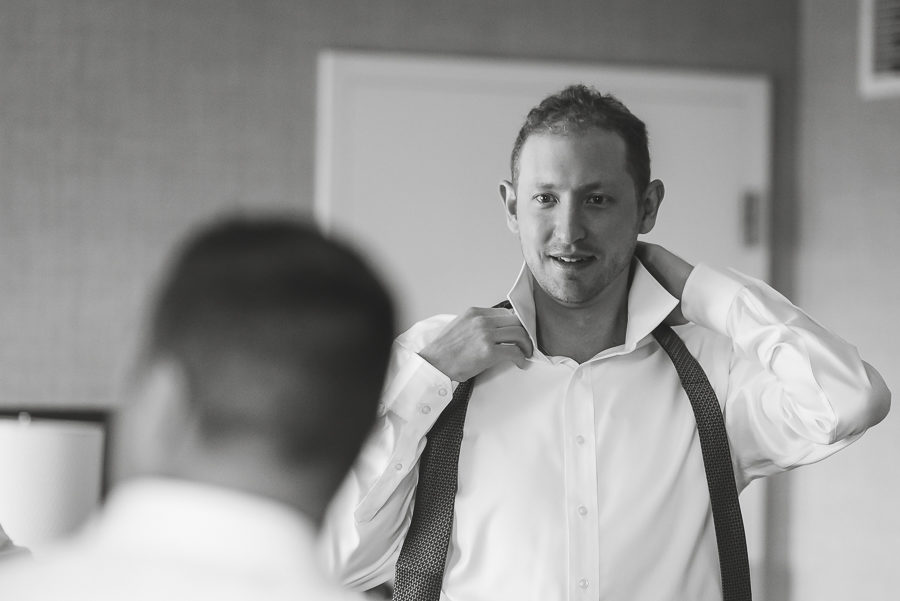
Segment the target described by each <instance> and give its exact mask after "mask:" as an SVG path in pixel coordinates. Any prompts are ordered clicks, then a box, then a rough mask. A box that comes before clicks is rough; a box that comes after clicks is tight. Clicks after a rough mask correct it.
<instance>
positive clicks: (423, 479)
mask: <svg viewBox="0 0 900 601" xmlns="http://www.w3.org/2000/svg"><path fill="white" fill-rule="evenodd" d="M474 382H475V379H474V378H472V379H470V380H467V381H465V382H462V383H461V384H460V385H459V386H457V387H456V392H454V393H453V400H452V401H450V404H449V405H448V406H447V407H446V408H445V409H444V411H442V412H441V416H440V417H439V418H438V419H437V421H436V422H435V424H434V426H432V428H431V431H430V432H428V441H427V442H426V444H425V450H424V451H423V452H422V457H421V458H420V460H419V483H418V484H417V485H416V500H415V505H414V506H413V515H412V521H411V522H410V525H409V532H407V534H406V539H405V540H404V541H403V547H402V548H401V549H400V556H399V557H398V558H397V566H396V568H395V570H394V594H393V597H392V599H393V601H438V600H439V598H440V596H441V585H442V584H443V582H444V565H445V564H446V562H447V548H448V546H449V545H450V530H451V528H452V526H453V505H454V502H455V500H456V486H457V473H458V472H457V469H458V467H459V446H460V444H461V443H462V433H463V424H464V423H465V421H466V409H467V408H468V406H469V397H470V396H471V395H472V384H473V383H474Z"/></svg>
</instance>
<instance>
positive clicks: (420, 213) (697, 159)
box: [316, 52, 770, 591]
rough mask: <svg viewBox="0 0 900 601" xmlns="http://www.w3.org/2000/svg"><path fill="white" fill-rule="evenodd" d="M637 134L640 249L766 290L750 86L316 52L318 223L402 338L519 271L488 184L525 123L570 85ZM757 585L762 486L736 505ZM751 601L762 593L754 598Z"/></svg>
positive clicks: (763, 188)
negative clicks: (370, 282)
mask: <svg viewBox="0 0 900 601" xmlns="http://www.w3.org/2000/svg"><path fill="white" fill-rule="evenodd" d="M578 82H581V83H586V84H589V85H593V86H595V87H596V88H598V89H599V90H601V91H604V92H611V93H613V94H614V95H616V96H617V97H618V98H619V99H620V100H622V101H623V102H624V103H625V104H626V106H628V107H629V108H630V109H631V110H632V111H633V112H634V113H635V114H636V115H637V116H638V117H640V118H641V119H643V120H644V121H645V122H646V124H647V128H648V130H649V134H650V152H651V161H652V176H653V177H654V178H659V179H662V180H663V182H664V183H665V185H666V196H665V200H664V202H663V205H662V208H661V212H660V215H659V219H658V220H657V225H656V228H655V230H654V231H653V232H652V233H651V234H650V235H648V236H647V237H646V238H647V240H649V241H654V242H658V243H660V244H663V245H665V246H667V247H668V248H670V249H671V250H673V251H674V252H676V253H677V254H680V255H681V256H683V257H684V258H686V259H687V260H689V261H691V262H698V261H705V262H708V263H711V264H714V265H719V266H725V267H734V268H737V269H739V270H741V271H743V272H745V273H748V274H751V275H754V276H756V277H760V278H763V279H765V278H766V276H767V269H768V264H769V249H768V246H767V245H766V243H765V240H766V231H767V228H766V227H765V223H764V221H763V219H764V216H765V215H766V208H765V206H763V201H764V199H765V198H766V196H767V192H768V188H769V171H768V167H769V156H770V154H769V86H768V83H767V81H766V80H765V79H763V78H762V77H754V76H745V75H742V76H734V75H724V74H723V75H714V74H708V73H707V74H700V73H690V72H671V71H651V70H645V69H631V68H629V69H623V68H613V67H608V66H603V65H592V64H557V63H535V62H519V61H500V60H476V59H469V58H439V57H416V56H401V55H378V54H371V53H355V52H325V53H323V54H322V55H321V57H320V62H319V90H318V93H319V105H318V124H317V125H318V135H317V152H318V154H317V170H316V212H317V217H318V219H319V221H320V222H321V223H322V225H323V226H324V227H325V228H326V229H329V230H333V231H335V232H336V233H338V234H341V235H342V236H344V237H346V238H349V239H351V240H352V241H354V242H356V243H357V244H359V245H360V246H361V247H362V248H363V249H365V252H366V253H367V254H368V255H369V257H370V258H371V260H372V262H373V263H374V264H375V265H376V266H377V267H378V268H379V269H380V270H381V271H382V274H383V275H384V276H385V277H386V278H387V279H388V281H389V282H390V283H391V285H392V286H393V289H394V292H395V295H396V296H397V299H398V301H399V303H400V308H401V314H400V326H401V327H402V328H403V329H405V328H406V327H407V326H408V325H410V324H411V323H413V322H414V321H416V320H418V319H422V318H424V317H427V316H429V315H433V314H436V313H460V312H462V311H463V310H465V309H466V308H467V307H469V306H472V305H478V306H490V305H492V304H494V303H496V302H498V301H499V300H502V299H503V298H504V297H505V295H506V292H507V291H508V289H509V287H510V286H511V285H512V283H513V280H514V278H515V276H516V275H517V272H518V269H519V267H520V266H521V262H522V257H521V253H520V251H519V247H518V242H517V241H516V239H515V238H514V237H513V235H512V234H510V233H509V231H508V230H507V229H506V225H505V220H504V213H503V207H502V205H501V203H500V196H499V193H498V184H499V182H500V180H501V179H504V178H509V154H510V151H511V150H512V145H513V141H514V139H515V137H516V134H517V132H518V129H519V127H520V126H521V123H522V121H523V120H524V118H525V114H526V113H527V112H528V110H529V109H530V108H531V107H532V106H534V105H535V104H537V103H538V102H539V101H540V100H541V99H542V98H544V97H545V96H547V95H548V94H551V93H553V92H556V91H558V90H560V89H562V88H563V87H565V86H566V85H568V84H570V83H578ZM741 500H742V504H743V507H744V514H745V521H746V522H747V531H748V544H749V545H750V553H751V561H752V562H753V563H754V564H755V565H754V580H758V579H759V578H761V577H762V574H761V553H762V548H763V544H762V543H763V532H764V523H763V521H764V515H763V507H764V503H763V487H762V486H761V485H760V484H754V485H753V486H751V487H750V489H748V491H746V492H745V493H744V495H742V498H741ZM756 590H757V591H759V590H762V587H761V586H756Z"/></svg>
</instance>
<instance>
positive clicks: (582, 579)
mask: <svg viewBox="0 0 900 601" xmlns="http://www.w3.org/2000/svg"><path fill="white" fill-rule="evenodd" d="M590 367H591V366H590V364H584V365H580V366H579V367H578V368H577V369H576V370H575V372H574V373H573V375H572V379H571V381H570V383H569V387H568V390H567V394H566V399H565V408H566V409H565V427H566V440H567V441H568V443H567V444H566V446H565V448H566V451H567V457H566V495H567V500H568V504H569V507H570V508H571V509H570V510H569V511H570V513H569V515H570V518H569V537H568V538H569V545H570V546H569V566H568V571H569V578H570V580H569V582H570V583H571V585H570V586H571V587H572V589H571V590H572V594H573V595H574V597H573V598H584V594H585V592H586V591H588V589H589V586H590V582H591V580H592V578H593V576H592V575H593V574H596V573H597V570H598V561H599V540H598V533H597V519H596V512H594V511H592V508H594V507H597V467H596V466H597V458H596V455H595V449H596V445H595V444H594V437H595V435H594V431H595V430H594V394H593V384H592V382H591V378H590V371H591V369H590Z"/></svg>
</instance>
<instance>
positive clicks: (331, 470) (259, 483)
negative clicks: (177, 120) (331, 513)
mask: <svg viewBox="0 0 900 601" xmlns="http://www.w3.org/2000/svg"><path fill="white" fill-rule="evenodd" d="M392 337H393V310H392V306H391V303H390V300H389V298H388V296H387V294H386V292H385V290H384V288H383V287H382V285H381V284H380V283H379V282H378V281H377V280H376V278H375V277H374V276H373V274H372V272H371V271H370V270H369V269H368V268H367V267H366V266H365V265H364V264H363V263H362V261H361V260H360V259H359V258H358V257H357V256H356V254H354V253H353V252H351V251H350V250H348V249H347V248H344V247H343V246H341V245H339V244H336V243H333V242H330V241H328V240H326V239H325V238H323V237H322V236H321V235H320V234H318V233H317V232H315V231H314V230H313V229H312V228H310V227H308V226H306V225H303V224H301V223H295V222H293V221H290V220H284V219H276V218H269V219H245V218H235V219H231V220H226V221H223V222H220V223H217V224H215V225H213V226H211V227H209V228H207V229H205V230H203V231H201V232H199V233H198V234H197V235H196V236H194V237H193V238H192V239H191V240H190V241H189V242H188V243H187V245H186V246H185V247H184V248H183V249H182V251H181V253H180V255H179V256H178V258H177V260H176V261H175V263H174V265H173V266H172V269H171V272H170V275H169V276H168V278H167V280H166V281H165V282H164V284H163V286H162V289H161V291H160V293H159V297H158V299H157V303H156V306H155V311H154V313H153V316H152V320H151V324H150V328H149V337H148V338H149V340H148V342H147V345H146V350H145V353H144V355H143V357H142V358H141V360H140V362H139V366H138V370H137V373H138V375H137V377H136V382H135V383H134V385H133V395H132V397H133V398H132V399H131V401H130V403H129V404H128V405H127V406H125V407H124V408H123V411H122V412H121V418H120V420H119V423H118V426H117V428H116V430H115V435H116V436H115V441H116V442H117V448H118V453H117V456H116V458H117V459H118V461H117V467H118V470H117V471H118V472H119V473H120V475H121V480H122V481H121V484H119V485H118V486H116V487H115V488H114V489H113V491H112V493H111V496H110V498H109V500H108V502H107V503H106V506H105V508H104V510H103V511H102V513H101V514H100V516H99V519H97V520H96V523H94V524H91V525H90V526H89V527H88V528H87V529H86V531H85V532H84V533H82V534H81V535H80V536H79V537H77V539H75V540H74V541H73V542H71V543H69V544H68V546H67V547H68V548H66V547H64V548H62V549H61V550H59V551H58V552H56V553H54V554H51V555H46V556H44V555H42V556H39V557H38V558H37V559H36V560H35V561H34V562H30V565H27V566H26V565H22V566H20V567H19V568H18V569H17V570H13V569H10V570H9V571H7V572H0V581H2V582H3V584H2V590H3V598H4V599H16V600H17V601H22V600H26V599H36V600H37V599H40V600H42V601H46V600H49V599H91V600H99V599H116V600H119V599H148V600H149V599H153V600H154V601H158V600H159V599H191V600H196V599H217V600H220V601H221V600H223V599H284V600H287V599H293V600H296V599H316V600H319V601H325V600H334V601H337V600H347V601H349V600H350V599H356V598H358V597H357V596H356V595H355V594H353V595H351V594H350V593H348V592H345V591H343V590H342V589H340V587H339V585H338V584H337V583H332V582H331V581H330V580H329V579H327V578H326V577H325V576H324V575H323V572H322V570H321V569H320V567H319V565H318V564H317V563H316V560H315V556H316V555H315V551H314V537H315V533H316V529H317V527H318V524H319V523H320V521H321V518H322V514H323V512H324V509H325V506H326V504H327V502H328V501H329V499H330V497H331V495H332V493H333V492H334V490H335V489H336V488H337V486H338V484H339V483H340V481H341V479H342V478H343V477H344V475H345V473H346V471H347V469H348V467H349V466H350V464H351V462H352V461H353V458H354V457H355V455H356V453H357V452H358V450H359V447H360V445H361V444H362V441H363V439H364V438H365V436H366V434H367V433H368V432H369V430H370V429H371V426H372V420H373V419H374V416H375V410H376V403H377V397H378V391H379V390H380V388H381V385H382V382H383V377H384V370H385V368H386V365H387V359H388V353H389V349H390V344H391V339H392Z"/></svg>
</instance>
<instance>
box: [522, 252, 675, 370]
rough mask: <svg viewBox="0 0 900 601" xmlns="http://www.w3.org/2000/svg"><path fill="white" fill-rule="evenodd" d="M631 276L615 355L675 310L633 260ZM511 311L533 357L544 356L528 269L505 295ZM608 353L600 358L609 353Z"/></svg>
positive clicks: (632, 345)
mask: <svg viewBox="0 0 900 601" xmlns="http://www.w3.org/2000/svg"><path fill="white" fill-rule="evenodd" d="M633 262H634V263H633V265H634V276H633V277H632V279H631V286H630V288H629V289H628V322H627V324H626V329H625V344H624V345H623V346H621V347H617V349H616V350H617V351H618V352H616V353H615V354H623V353H630V352H631V351H633V350H634V349H635V348H637V346H638V344H639V343H640V342H641V341H642V340H643V339H644V338H646V337H647V336H648V335H649V334H650V333H651V332H653V330H654V329H655V328H656V326H658V325H659V324H661V323H662V322H663V320H664V319H665V318H666V317H667V316H668V315H669V313H671V312H672V309H674V308H675V307H677V306H678V299H677V298H675V297H674V296H672V295H671V294H669V293H668V291H667V290H666V289H665V288H664V287H663V285H662V284H660V283H659V282H658V281H657V280H656V278H654V277H653V276H652V275H650V272H649V271H647V268H646V267H644V265H643V264H642V263H641V262H640V260H638V259H637V258H634V259H633ZM507 298H508V299H509V302H510V304H512V307H513V310H514V311H515V313H516V315H517V316H518V318H519V321H521V322H522V325H523V326H525V331H527V332H528V336H529V337H530V338H531V342H532V344H534V348H535V355H536V356H540V357H543V356H544V355H543V354H542V353H541V352H540V351H538V350H537V348H538V345H537V316H536V314H535V307H534V278H533V277H532V276H531V272H530V271H529V269H528V266H527V265H525V264H523V265H522V269H521V270H520V271H519V276H518V277H517V278H516V281H515V283H514V284H513V286H512V288H511V289H510V291H509V294H507ZM610 350H611V349H607V351H604V352H603V354H604V355H605V354H612V353H610V352H609V351H610Z"/></svg>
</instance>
